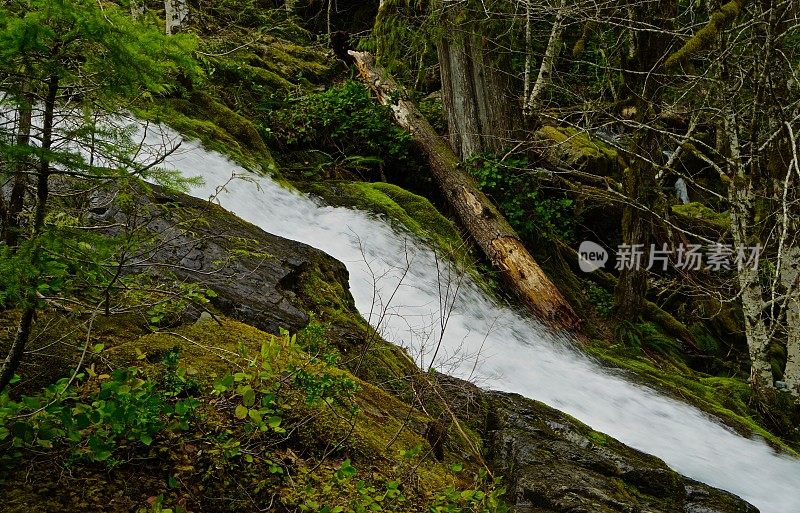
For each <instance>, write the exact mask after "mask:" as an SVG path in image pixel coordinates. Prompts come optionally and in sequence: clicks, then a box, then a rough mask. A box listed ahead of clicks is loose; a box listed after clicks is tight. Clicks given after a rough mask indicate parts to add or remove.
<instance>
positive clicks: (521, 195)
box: [467, 155, 576, 241]
mask: <svg viewBox="0 0 800 513" xmlns="http://www.w3.org/2000/svg"><path fill="white" fill-rule="evenodd" d="M467 169H468V170H469V172H470V173H472V175H473V176H474V177H475V178H476V180H477V181H478V184H479V185H480V187H481V189H482V190H483V191H484V192H485V193H486V194H487V195H489V197H490V198H491V199H492V200H493V201H494V202H495V203H497V205H498V207H499V208H500V211H501V212H502V213H503V215H504V216H505V217H506V219H508V222H509V223H510V224H511V226H512V227H513V228H514V230H516V232H517V233H518V234H519V235H520V236H521V237H522V238H523V239H526V238H527V239H529V240H530V239H531V238H532V237H535V236H537V235H539V234H543V235H545V236H550V237H559V238H561V239H564V240H566V241H572V240H573V239H574V238H575V232H574V229H575V222H576V220H575V216H574V214H573V213H572V208H571V207H572V205H573V200H571V199H569V198H566V197H561V198H551V197H547V196H545V195H544V193H543V192H542V191H541V189H540V188H539V181H538V180H537V178H536V176H535V172H534V171H532V170H531V169H532V166H531V165H530V163H529V162H528V160H527V159H526V158H524V157H508V158H502V159H501V158H500V157H498V156H496V155H480V156H475V157H472V158H471V159H470V161H469V162H468V165H467Z"/></svg>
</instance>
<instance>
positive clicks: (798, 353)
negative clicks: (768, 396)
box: [781, 246, 800, 396]
mask: <svg viewBox="0 0 800 513" xmlns="http://www.w3.org/2000/svg"><path fill="white" fill-rule="evenodd" d="M781 281H782V282H783V286H784V289H785V290H786V293H787V294H788V295H789V296H788V298H787V300H786V368H785V369H784V372H783V381H784V382H785V383H786V388H787V389H788V390H789V391H790V392H791V393H792V394H793V395H795V396H800V247H797V246H792V247H791V248H789V250H788V251H786V264H785V266H784V268H783V271H782V273H781Z"/></svg>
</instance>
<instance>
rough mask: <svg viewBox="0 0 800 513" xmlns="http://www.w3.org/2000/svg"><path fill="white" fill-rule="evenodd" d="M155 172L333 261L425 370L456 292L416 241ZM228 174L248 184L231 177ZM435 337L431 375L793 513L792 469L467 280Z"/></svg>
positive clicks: (248, 191) (178, 159)
mask: <svg viewBox="0 0 800 513" xmlns="http://www.w3.org/2000/svg"><path fill="white" fill-rule="evenodd" d="M167 133H171V132H169V131H167ZM173 135H174V134H173ZM148 139H150V140H151V142H152V143H154V144H157V143H160V142H161V139H160V137H155V136H150V137H149V138H148ZM166 164H167V165H169V166H171V167H174V168H177V169H178V170H180V171H181V172H182V173H183V174H184V176H200V177H202V178H203V179H204V180H205V185H203V186H199V187H195V188H194V189H193V190H192V194H193V195H195V196H197V197H200V198H208V197H210V196H211V195H215V194H216V201H218V202H219V203H220V204H221V205H222V206H223V207H225V208H227V209H228V210H230V211H232V212H234V213H235V214H236V215H238V216H239V217H241V218H242V219H245V220H247V221H249V222H251V223H253V224H255V225H258V226H260V227H261V228H263V229H264V230H265V231H268V232H270V233H274V234H276V235H280V236H282V237H285V238H289V239H293V240H297V241H300V242H304V243H306V244H309V245H311V246H314V247H316V248H319V249H321V250H323V251H325V252H326V253H328V254H330V255H331V256H333V257H335V258H337V259H338V260H340V261H342V262H344V263H345V264H346V265H347V268H348V270H349V272H350V286H351V290H352V293H353V296H354V297H355V300H356V305H357V307H358V309H359V311H361V312H362V314H363V315H364V316H365V318H367V319H368V320H370V322H372V323H373V325H378V324H379V326H378V328H379V329H380V330H381V332H382V333H383V334H384V335H385V336H386V337H387V339H389V340H391V341H394V342H395V343H398V344H402V345H404V346H406V347H409V349H410V351H411V352H412V354H414V355H415V356H417V357H418V359H419V362H420V364H421V365H423V366H427V364H428V363H429V361H430V359H431V358H432V356H433V354H434V353H435V347H434V345H435V342H436V341H437V340H438V339H439V334H440V320H441V315H440V311H442V310H441V309H440V297H441V295H442V294H441V292H442V291H446V290H447V284H448V282H449V283H450V289H449V290H450V294H449V295H450V297H453V291H454V289H455V288H456V287H455V283H454V282H453V280H452V279H451V280H448V279H447V276H446V275H447V274H448V271H447V270H445V269H446V268H447V266H446V265H444V264H442V263H441V262H439V265H437V261H436V258H435V256H434V253H433V252H432V251H431V250H430V249H429V248H428V247H427V246H426V245H425V244H423V243H421V242H419V241H418V240H416V239H415V238H413V237H411V236H409V235H407V234H404V233H402V232H398V231H397V230H394V229H392V228H391V227H390V226H389V224H387V223H386V222H385V221H383V220H380V219H376V218H374V217H373V216H370V215H368V214H366V213H363V212H359V211H355V210H349V209H345V208H333V207H330V206H326V205H324V204H322V203H321V202H319V201H316V200H315V199H312V198H309V197H306V196H303V195H299V194H296V193H294V192H290V191H288V190H286V189H284V188H282V187H280V186H279V185H277V184H276V183H275V182H274V181H272V180H271V179H269V178H262V177H254V176H253V175H251V174H249V173H247V171H245V170H244V169H242V168H241V167H239V166H237V165H236V164H234V163H232V162H231V161H229V160H228V159H226V158H225V157H223V156H221V155H219V154H217V153H213V152H208V151H206V150H204V149H202V148H201V147H200V146H199V145H197V144H196V143H192V142H184V143H183V146H182V148H181V150H180V151H179V152H176V153H175V154H173V155H171V156H170V157H169V158H168V159H167V163H166ZM233 175H238V176H240V177H245V176H246V177H248V180H242V179H234V180H231V177H232V176H233ZM223 184H225V189H224V190H222V191H218V187H219V186H221V185H223ZM217 193H219V194H217ZM398 283H399V286H398ZM374 285H377V286H376V287H374ZM375 291H377V294H375ZM445 310H446V309H445ZM381 312H385V315H381ZM441 340H442V345H441V349H440V350H439V351H438V353H436V361H435V363H434V366H435V367H437V368H439V369H441V370H444V371H446V372H448V373H450V374H452V375H455V376H458V377H462V378H468V379H472V380H473V381H477V382H478V384H480V385H481V386H483V387H487V388H491V389H497V390H503V391H509V392H517V393H519V394H522V395H524V396H526V397H530V398H534V399H538V400H540V401H542V402H544V403H547V404H549V405H551V406H553V407H555V408H557V409H559V410H562V411H564V412H567V413H569V414H571V415H573V416H575V417H576V418H578V419H580V420H581V421H583V422H585V423H587V424H589V425H591V426H592V427H593V428H594V429H596V430H599V431H602V432H605V433H608V434H609V435H611V436H613V437H615V438H617V439H619V440H620V441H622V442H624V443H626V444H628V445H630V446H632V447H635V448H637V449H640V450H642V451H644V452H647V453H650V454H654V455H656V456H658V457H660V458H662V459H663V460H665V461H666V462H667V463H668V464H669V465H670V466H671V467H672V468H674V469H675V470H677V471H678V472H680V473H682V474H684V475H687V476H689V477H692V478H694V479H697V480H699V481H702V482H705V483H707V484H710V485H712V486H716V487H719V488H722V489H725V490H728V491H730V492H733V493H735V494H737V495H739V496H741V497H743V498H744V499H746V500H748V501H749V502H751V503H753V504H754V505H756V506H757V507H759V508H760V510H761V511H762V513H796V512H800V461H798V460H796V459H793V458H790V457H787V456H782V455H777V454H775V452H774V451H773V450H772V449H770V448H769V447H768V446H767V445H766V444H765V443H763V442H762V441H760V440H750V439H747V438H744V437H741V436H739V435H737V434H736V433H734V432H732V431H731V430H729V429H728V428H725V427H723V426H722V425H720V424H719V423H717V422H715V421H713V420H712V419H711V418H709V417H708V416H706V415H705V414H703V413H702V412H700V411H699V410H697V409H695V408H694V407H691V406H689V405H686V404H684V403H681V402H679V401H676V400H673V399H670V398H667V397H665V396H663V395H660V394H658V393H656V392H654V391H653V390H651V389H649V388H646V387H642V386H639V385H635V384H632V383H630V382H628V381H626V380H625V379H624V378H623V377H622V376H621V375H616V374H614V373H612V372H611V371H609V370H607V369H604V368H601V367H600V366H599V365H598V364H597V363H595V362H594V361H592V360H591V359H589V358H587V357H586V356H584V355H582V354H581V353H580V352H578V351H576V350H574V349H572V348H571V344H570V343H569V342H568V341H565V340H556V339H554V338H553V337H551V336H549V335H548V334H547V333H546V332H545V331H544V330H543V329H542V328H541V327H540V326H539V325H537V324H536V323H535V322H532V321H531V320H530V319H528V318H526V317H524V316H522V315H520V314H518V313H517V312H514V311H512V310H511V309H509V308H507V307H505V306H502V305H498V304H496V303H495V302H493V301H492V300H490V299H488V298H487V297H486V296H485V295H484V294H483V293H482V292H481V290H480V289H479V288H478V287H477V286H475V285H474V284H473V283H472V282H471V281H470V280H469V279H464V280H463V282H462V283H461V284H460V287H458V295H457V299H456V300H455V304H454V307H453V311H452V315H450V316H449V318H448V322H447V327H446V331H445V333H444V336H443V337H442V339H441Z"/></svg>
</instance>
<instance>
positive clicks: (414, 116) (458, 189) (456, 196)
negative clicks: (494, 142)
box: [350, 51, 580, 330]
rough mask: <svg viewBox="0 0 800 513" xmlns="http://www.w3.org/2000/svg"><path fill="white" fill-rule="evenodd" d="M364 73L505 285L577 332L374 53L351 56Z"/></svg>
mask: <svg viewBox="0 0 800 513" xmlns="http://www.w3.org/2000/svg"><path fill="white" fill-rule="evenodd" d="M350 55H352V56H353V58H354V60H355V63H356V67H357V68H358V71H359V74H360V75H361V77H362V79H363V80H364V82H366V84H367V85H368V86H369V87H370V88H371V89H372V90H373V91H374V92H375V94H376V95H377V97H378V100H379V101H380V102H381V103H382V104H384V105H388V106H390V107H391V109H392V113H393V114H394V119H395V121H396V122H397V123H398V124H399V125H400V126H401V127H403V128H404V129H406V130H407V131H408V132H410V133H411V135H412V136H413V137H414V140H415V141H416V142H417V144H419V147H420V149H421V150H422V152H423V154H424V155H425V158H426V159H427V161H428V163H429V165H430V170H431V173H432V174H433V177H434V179H435V180H436V182H437V183H438V185H439V188H440V189H441V191H442V192H443V193H444V195H445V197H446V198H447V201H448V202H449V203H450V205H451V206H452V207H453V209H454V210H455V212H456V214H457V215H458V218H459V219H460V220H461V223H462V224H463V225H464V227H465V228H466V229H467V231H468V232H469V234H470V235H471V236H472V238H473V239H474V240H475V242H476V243H477V244H478V246H479V247H480V248H481V250H482V251H483V253H484V254H485V255H486V257H487V258H488V259H489V261H490V262H491V263H492V264H493V265H494V266H495V267H496V268H497V269H498V270H499V271H500V272H501V273H502V276H503V278H504V279H505V281H506V282H507V283H508V284H509V285H510V286H511V287H512V289H513V290H514V291H515V292H516V293H517V294H518V295H519V297H520V298H521V299H522V300H523V302H524V303H525V304H526V305H527V306H528V308H529V309H530V310H531V311H532V312H533V314H534V315H535V316H536V317H537V318H538V319H539V320H541V321H542V322H543V323H545V324H546V325H548V326H549V327H551V328H553V329H557V330H558V329H567V330H575V329H577V328H578V327H579V325H580V319H579V318H578V316H577V315H576V314H575V312H574V311H573V310H572V307H570V305H569V304H568V303H567V301H566V300H565V299H564V297H563V296H562V295H561V293H560V292H559V290H558V289H557V288H556V286H555V285H554V284H553V283H552V282H551V281H550V279H549V278H547V276H546V275H545V274H544V272H543V271H542V269H541V267H539V264H538V263H537V262H536V261H535V260H534V259H533V257H532V256H531V255H530V253H528V251H527V249H525V247H524V245H523V244H522V242H521V241H520V239H519V237H518V236H517V235H516V233H515V232H514V230H513V229H512V228H511V226H510V225H509V224H508V222H507V221H506V220H505V218H504V217H503V216H502V214H501V213H500V212H499V211H498V210H497V208H496V207H495V206H494V205H492V203H491V201H490V200H489V199H488V198H487V197H486V195H485V194H483V193H482V192H481V191H480V189H479V188H478V186H477V184H476V183H475V181H474V180H473V179H472V177H471V176H470V175H468V174H467V173H466V172H465V171H464V169H463V166H462V163H461V161H460V160H459V158H458V157H457V156H456V155H455V154H454V152H453V151H452V150H451V149H450V148H449V147H448V146H447V145H446V144H445V143H444V141H442V139H441V138H440V137H439V135H438V134H437V133H436V131H435V130H434V129H433V128H432V127H431V126H430V124H429V123H428V122H427V121H426V120H425V117H424V116H423V115H422V114H421V113H420V112H419V110H418V109H417V107H416V105H414V103H413V102H411V101H410V100H408V99H407V98H408V95H407V94H406V93H405V91H404V90H403V89H402V87H401V86H399V85H398V84H397V83H396V82H395V81H394V79H392V77H391V76H389V75H388V73H386V71H384V70H383V69H382V68H381V67H379V66H378V65H377V64H376V63H375V60H374V58H373V56H372V55H370V54H369V53H366V52H353V51H351V52H350Z"/></svg>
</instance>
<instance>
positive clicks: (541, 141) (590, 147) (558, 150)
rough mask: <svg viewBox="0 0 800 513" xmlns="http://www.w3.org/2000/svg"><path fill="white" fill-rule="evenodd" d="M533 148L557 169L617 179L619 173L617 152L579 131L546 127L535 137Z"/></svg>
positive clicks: (570, 128) (568, 128) (569, 128)
mask: <svg viewBox="0 0 800 513" xmlns="http://www.w3.org/2000/svg"><path fill="white" fill-rule="evenodd" d="M534 147H535V148H536V149H538V150H540V151H541V152H542V155H543V156H544V157H545V159H546V160H547V161H548V163H549V164H550V165H552V166H554V167H567V168H575V169H579V170H581V171H585V172H587V173H592V174H596V175H600V176H614V175H616V174H617V173H618V171H619V166H618V163H617V150H616V149H614V148H612V147H610V146H608V145H607V144H606V143H604V142H602V141H600V140H598V139H595V138H592V137H591V136H590V135H589V134H587V133H586V132H582V131H580V130H578V129H576V128H572V127H567V128H560V127H555V126H544V127H542V128H540V129H539V130H538V131H537V132H536V133H535V134H534Z"/></svg>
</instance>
